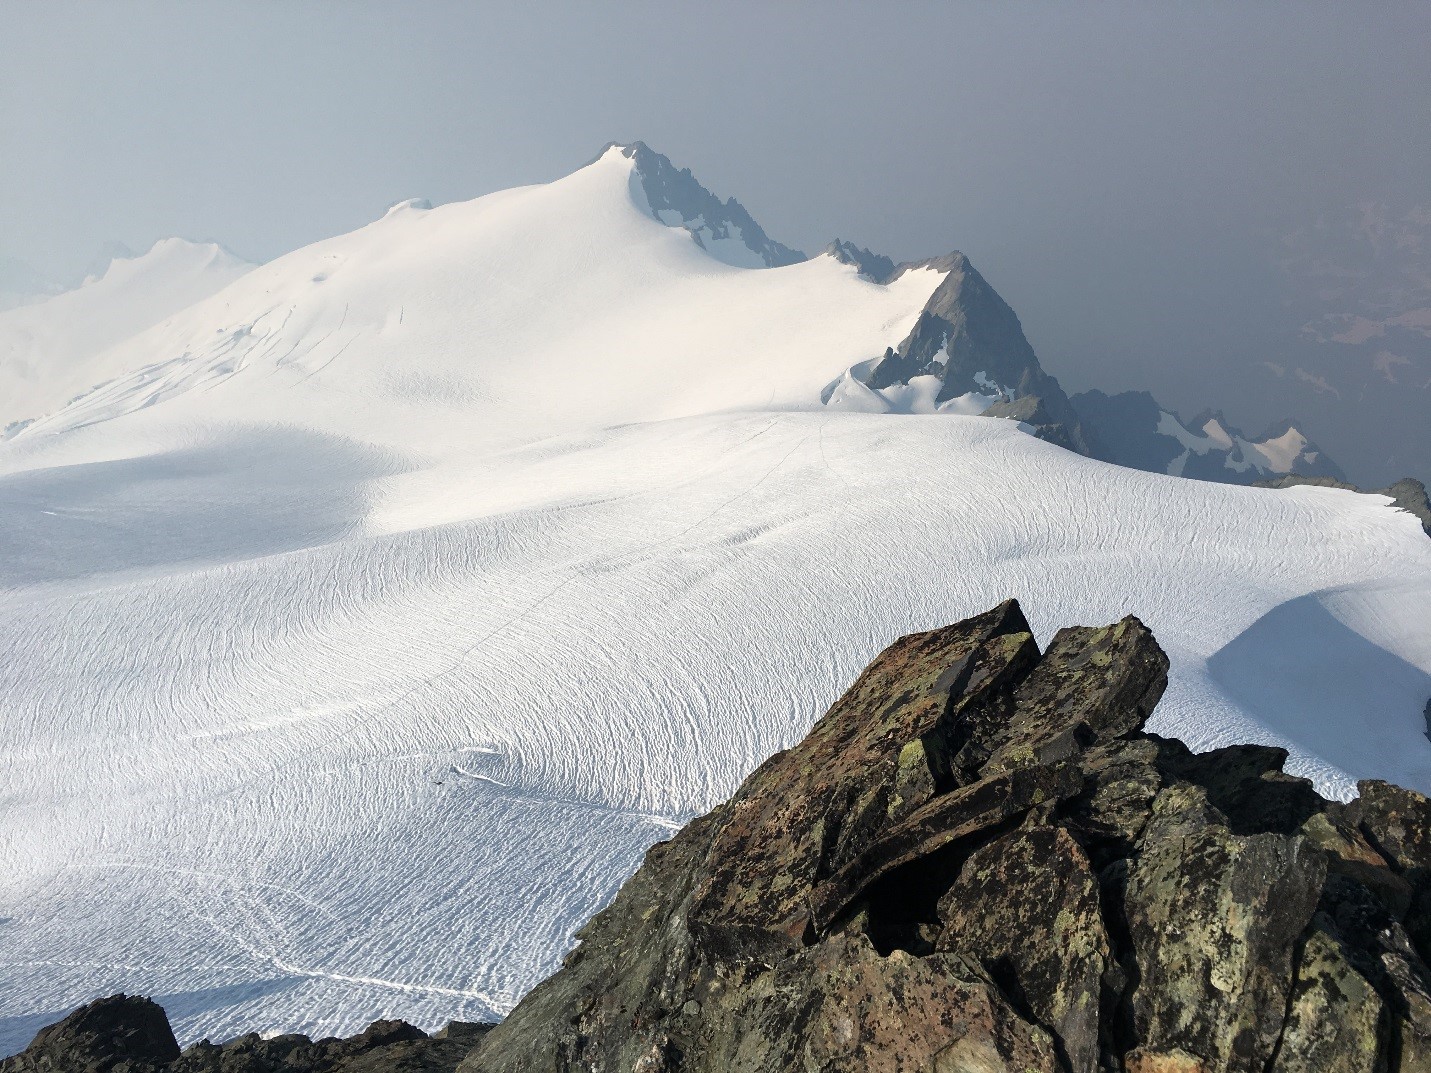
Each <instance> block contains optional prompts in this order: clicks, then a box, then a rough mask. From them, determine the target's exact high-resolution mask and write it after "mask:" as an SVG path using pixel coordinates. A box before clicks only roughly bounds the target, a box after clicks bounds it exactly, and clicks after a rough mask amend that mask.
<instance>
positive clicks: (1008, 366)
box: [865, 251, 1103, 457]
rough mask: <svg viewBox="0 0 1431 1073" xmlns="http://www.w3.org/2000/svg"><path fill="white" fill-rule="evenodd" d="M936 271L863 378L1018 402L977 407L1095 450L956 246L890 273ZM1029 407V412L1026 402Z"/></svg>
mask: <svg viewBox="0 0 1431 1073" xmlns="http://www.w3.org/2000/svg"><path fill="white" fill-rule="evenodd" d="M926 267H927V268H932V269H936V270H938V271H941V272H944V273H945V276H944V281H943V282H942V283H941V284H940V285H939V287H938V288H937V289H936V290H935V291H934V293H933V294H932V295H931V296H930V298H929V301H928V302H927V303H926V304H925V306H924V309H923V311H922V312H921V313H920V314H919V319H918V320H917V321H916V322H915V325H914V328H913V329H912V330H911V331H910V333H909V335H908V336H906V337H905V339H904V341H903V342H901V343H900V344H899V346H898V347H892V348H890V349H889V350H887V351H886V352H885V354H884V357H883V358H881V359H880V360H879V361H878V362H877V363H875V364H874V366H873V367H872V368H871V369H870V371H869V373H868V375H867V377H866V379H865V382H866V383H867V384H868V386H869V387H871V388H873V389H875V390H877V391H878V390H883V389H887V388H890V387H893V386H895V385H898V384H908V383H910V382H911V381H912V380H915V379H916V378H919V377H932V378H935V379H936V380H937V381H938V383H939V387H938V391H937V394H936V395H935V399H934V402H935V405H936V406H938V405H939V404H943V403H946V402H948V401H949V400H952V399H956V398H959V397H961V396H980V397H985V398H988V399H989V401H991V402H994V403H995V404H996V405H997V404H998V403H1005V404H1007V403H1012V402H1020V401H1022V400H1024V399H1028V398H1032V399H1034V400H1036V401H1035V402H1034V403H1033V404H1028V403H1026V404H1025V409H1027V410H1028V412H1029V416H1031V417H1032V416H1036V418H1037V420H1027V419H1026V418H1025V417H1024V416H1021V415H1022V411H1020V412H1019V413H1015V412H1006V411H1005V410H1002V409H999V410H996V409H993V408H992V407H990V408H987V409H985V410H984V412H985V414H987V415H988V416H990V417H1014V418H1016V419H1017V420H1021V421H1026V423H1028V424H1030V425H1032V426H1033V430H1034V432H1035V434H1037V435H1039V436H1042V437H1043V438H1045V439H1049V440H1053V441H1054V442H1056V443H1059V444H1060V445H1061V446H1064V447H1068V448H1069V449H1071V450H1075V451H1078V452H1079V453H1081V454H1086V455H1092V456H1094V457H1103V454H1102V452H1101V450H1100V449H1099V447H1098V445H1097V444H1096V442H1095V441H1094V440H1093V438H1092V437H1091V436H1089V435H1088V434H1087V433H1086V432H1085V431H1084V429H1083V428H1082V427H1081V425H1080V424H1079V419H1078V415H1077V414H1076V413H1075V412H1074V410H1073V408H1072V407H1071V406H1070V405H1069V402H1068V396H1067V395H1065V394H1064V392H1063V389H1062V388H1061V387H1059V384H1058V381H1057V380H1055V379H1054V378H1053V377H1051V376H1049V375H1048V374H1047V373H1045V372H1044V371H1043V367H1042V366H1040V365H1039V362H1038V357H1037V356H1036V355H1035V354H1034V350H1033V347H1031V346H1030V345H1029V341H1028V340H1027V339H1026V338H1025V337H1024V331H1023V327H1022V326H1021V325H1020V324H1019V318H1018V316H1017V314H1015V313H1014V311H1013V310H1012V309H1011V308H1010V307H1009V304H1008V303H1007V302H1005V301H1004V300H1003V299H1002V298H1000V297H999V295H998V292H997V291H995V290H994V288H993V287H991V286H989V283H988V281H987V280H985V279H984V277H983V276H981V275H980V274H979V273H978V272H977V271H976V270H975V268H974V266H973V265H971V264H970V263H969V259H968V258H967V257H965V256H964V255H963V254H962V253H959V252H957V251H956V252H954V253H951V254H948V255H946V256H944V257H939V258H934V259H932V260H928V261H919V262H915V263H912V264H906V265H900V266H898V268H896V269H895V270H894V272H893V273H892V274H898V273H899V272H901V271H906V270H908V269H911V268H926ZM1035 408H1036V409H1037V414H1036V415H1035V414H1034V412H1033V411H1034V409H1035Z"/></svg>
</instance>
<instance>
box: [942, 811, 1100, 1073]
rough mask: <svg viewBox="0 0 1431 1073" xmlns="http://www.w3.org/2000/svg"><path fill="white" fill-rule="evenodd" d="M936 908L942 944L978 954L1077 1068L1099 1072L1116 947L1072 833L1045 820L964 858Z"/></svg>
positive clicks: (1077, 1070)
mask: <svg viewBox="0 0 1431 1073" xmlns="http://www.w3.org/2000/svg"><path fill="white" fill-rule="evenodd" d="M938 912H939V921H940V924H941V925H942V928H943V930H942V931H941V933H940V935H939V938H938V940H937V941H936V943H935V949H936V950H940V951H960V952H962V953H965V954H967V955H969V956H971V957H974V958H977V959H978V961H979V962H980V963H981V964H982V965H983V966H984V968H985V969H986V970H987V971H988V972H989V973H990V975H991V976H992V977H993V978H994V979H996V980H998V981H999V982H1000V983H1001V984H1003V986H1004V987H1005V988H1007V989H1008V990H1009V991H1011V992H1013V993H1015V994H1017V995H1019V996H1020V997H1021V998H1022V1001H1023V1003H1024V1005H1025V1006H1026V1008H1027V1010H1028V1012H1029V1013H1030V1014H1032V1016H1033V1020H1034V1022H1035V1023H1036V1024H1038V1025H1040V1026H1042V1027H1043V1028H1045V1029H1046V1030H1047V1031H1048V1032H1049V1033H1050V1034H1051V1035H1052V1036H1053V1039H1054V1043H1055V1047H1056V1048H1057V1050H1058V1052H1059V1057H1060V1059H1061V1061H1062V1063H1063V1066H1064V1067H1066V1068H1067V1069H1068V1070H1069V1071H1070V1073H1093V1071H1094V1070H1096V1069H1097V1067H1098V1039H1099V1035H1100V1032H1099V999H1100V993H1101V988H1102V979H1103V973H1104V971H1105V970H1106V969H1107V965H1108V960H1109V956H1110V953H1111V950H1110V945H1109V942H1108V937H1107V934H1106V932H1105V931H1104V927H1103V916H1102V912H1101V911H1100V908H1099V893H1098V882H1097V880H1096V879H1095V878H1094V876H1093V872H1092V870H1091V869H1090V868H1089V865H1088V858H1087V857H1086V856H1085V855H1084V852H1083V849H1082V847H1080V846H1079V844H1078V843H1077V842H1076V841H1074V839H1073V837H1072V836H1071V835H1069V834H1068V832H1067V831H1065V830H1063V828H1061V827H1053V826H1047V825H1038V826H1034V827H1027V828H1020V829H1019V830H1017V831H1012V832H1010V833H1009V834H1007V835H1004V836H1002V837H1000V838H996V839H994V840H993V841H992V842H989V843H988V844H986V845H984V846H982V847H980V848H979V849H977V850H975V851H974V853H973V854H971V855H970V857H969V859H968V860H967V861H965V862H964V866H963V868H961V869H960V872H959V876H958V878H957V879H955V880H954V883H953V885H952V886H951V887H950V888H949V889H948V890H947V891H945V893H944V895H943V896H942V897H941V898H940V899H939V910H938Z"/></svg>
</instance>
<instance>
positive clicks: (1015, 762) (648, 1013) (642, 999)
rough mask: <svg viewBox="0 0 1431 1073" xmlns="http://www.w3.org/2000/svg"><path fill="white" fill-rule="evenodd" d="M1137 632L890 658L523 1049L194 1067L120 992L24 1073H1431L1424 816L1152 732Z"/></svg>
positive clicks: (346, 1053) (616, 919) (217, 1059)
mask: <svg viewBox="0 0 1431 1073" xmlns="http://www.w3.org/2000/svg"><path fill="white" fill-rule="evenodd" d="M1167 667H1168V661H1167V658H1166V657H1165V656H1164V654H1163V652H1162V650H1161V649H1160V648H1159V647H1158V645H1157V643H1156V642H1155V641H1154V639H1153V636H1152V634H1151V633H1150V632H1149V631H1148V630H1147V628H1146V627H1144V626H1143V624H1142V623H1141V622H1139V621H1138V620H1137V619H1136V618H1132V617H1129V618H1125V619H1123V620H1122V621H1121V622H1118V623H1116V624H1114V625H1111V626H1105V627H1101V628H1087V627H1077V628H1070V629H1064V630H1061V631H1060V632H1059V633H1058V634H1057V635H1055V637H1054V638H1053V640H1052V642H1051V643H1050V645H1049V647H1048V650H1047V651H1046V652H1043V653H1040V652H1039V650H1038V647H1037V645H1036V644H1035V643H1034V638H1033V634H1032V631H1031V630H1030V629H1029V626H1028V623H1027V622H1026V621H1025V619H1024V616H1023V614H1022V612H1021V611H1020V609H1019V607H1018V605H1017V604H1016V603H1014V602H1012V601H1010V602H1007V603H1004V604H1001V605H1000V606H998V607H996V608H994V609H992V610H990V611H988V612H985V613H984V614H982V615H978V616H976V617H974V618H971V619H968V620H966V621H964V622H961V623H958V624H956V625H953V626H947V627H944V628H942V629H937V630H932V631H930V632H928V633H921V634H914V635H911V636H908V637H903V638H901V639H899V640H898V641H896V642H895V643H894V644H893V645H891V646H890V647H889V648H887V649H886V650H885V651H884V652H883V653H881V654H880V655H879V656H878V657H877V658H876V659H875V661H874V662H873V663H871V664H870V666H869V667H868V668H867V669H866V670H865V671H864V672H863V673H862V674H861V675H860V677H859V679H858V680H857V681H856V682H855V684H854V685H853V686H851V687H850V689H849V690H848V692H846V693H845V695H844V696H843V697H841V698H840V699H839V700H838V701H837V702H836V703H835V705H834V706H833V707H832V708H831V709H830V711H829V712H828V713H827V714H826V715H825V716H824V717H823V718H821V719H820V720H819V721H818V722H817V723H816V724H815V726H814V727H813V728H812V729H811V731H810V733H809V735H808V736H807V737H806V738H805V739H804V741H802V742H801V743H800V744H799V745H797V746H795V747H794V748H792V749H789V750H786V751H784V752H781V753H777V754H776V755H775V756H772V757H771V758H770V759H769V760H767V761H766V762H765V763H764V764H762V765H761V766H760V767H759V768H758V769H756V771H754V772H753V773H752V774H751V775H750V776H749V777H748V778H747V779H746V780H745V782H744V784H743V785H742V786H741V787H740V789H739V790H738V791H737V792H736V794H735V796H734V797H732V798H731V799H730V800H729V801H727V802H725V803H724V804H722V805H720V806H718V807H717V808H716V809H714V810H713V811H711V812H710V813H708V814H706V815H705V816H701V817H699V818H697V819H695V820H692V821H691V822H690V823H689V824H688V825H687V826H686V827H685V828H684V829H683V830H682V831H681V832H680V833H679V834H677V835H676V836H675V837H674V838H672V839H671V840H670V841H668V842H662V843H659V844H657V845H655V846H653V847H652V848H651V849H650V851H649V852H648V853H647V855H646V858H645V861H644V862H643V863H642V865H641V867H640V869H639V870H638V871H637V872H636V874H635V875H634V876H632V878H631V879H630V880H629V881H628V882H627V883H626V884H625V885H624V886H623V887H622V888H621V890H620V891H619V893H618V894H617V895H616V898H615V899H614V900H613V901H612V903H611V904H610V905H609V906H608V907H607V908H606V909H604V910H603V911H602V912H600V913H598V914H597V915H596V916H595V917H594V918H593V919H592V920H591V921H590V922H588V923H587V924H586V926H585V927H584V928H582V929H581V931H580V932H578V934H577V938H578V939H579V940H580V944H579V945H578V946H577V947H576V949H575V950H573V951H572V952H571V954H569V955H568V956H567V958H566V961H565V963H564V964H563V967H562V968H561V970H560V971H558V972H557V973H556V974H555V975H553V976H552V977H550V978H549V979H547V980H546V981H544V982H543V983H541V984H539V985H538V986H537V987H536V988H535V989H534V990H533V991H532V992H531V993H530V994H528V995H527V997H526V998H525V999H523V1001H522V1002H521V1003H520V1004H519V1005H518V1006H517V1008H516V1009H515V1010H513V1011H512V1013H511V1014H510V1015H509V1016H508V1017H507V1019H506V1020H505V1021H503V1022H502V1024H500V1025H498V1026H496V1027H495V1028H492V1029H491V1030H490V1031H487V1030H486V1028H487V1026H456V1025H455V1026H453V1027H452V1028H450V1029H447V1030H444V1031H443V1032H442V1033H438V1035H437V1036H435V1037H428V1036H426V1035H425V1034H424V1033H422V1032H421V1031H419V1030H418V1029H415V1028H412V1027H411V1026H409V1025H405V1024H403V1023H402V1022H378V1023H377V1024H375V1025H373V1026H372V1027H371V1028H369V1029H368V1031H367V1032H365V1033H363V1034H362V1035H361V1036H357V1037H353V1038H352V1039H350V1040H322V1041H318V1042H316V1043H315V1042H312V1041H309V1040H308V1039H307V1038H306V1037H302V1036H279V1037H275V1038H272V1039H261V1038H260V1037H258V1036H245V1037H241V1038H240V1039H238V1040H235V1041H232V1042H229V1043H226V1044H223V1045H214V1044H211V1043H208V1042H203V1043H199V1044H195V1045H194V1046H192V1047H189V1048H188V1049H186V1050H184V1051H183V1052H182V1053H180V1052H179V1049H178V1047H177V1045H176V1044H175V1042H174V1038H173V1035H172V1033H170V1032H169V1026H168V1022H167V1021H166V1020H165V1019H164V1017H163V1012H162V1011H161V1010H159V1008H158V1007H157V1006H155V1005H154V1004H153V1003H151V1002H148V1001H147V1000H144V999H134V998H126V997H124V996H115V997H113V998H110V999H102V1000H100V1001H99V1002H96V1003H93V1004H91V1005H90V1006H87V1007H84V1008H83V1009H81V1010H79V1011H77V1012H76V1013H74V1014H71V1015H70V1016H69V1017H68V1018H66V1019H65V1020H64V1021H61V1022H59V1023H58V1024H56V1025H52V1026H50V1027H49V1028H46V1029H44V1030H42V1031H41V1032H40V1034H39V1035H38V1036H36V1038H35V1041H34V1043H32V1044H31V1046H30V1047H29V1049H28V1050H26V1051H25V1052H23V1053H22V1054H20V1055H18V1056H16V1057H14V1058H11V1059H7V1060H5V1061H4V1062H0V1073H30V1071H40V1070H46V1071H50V1070H53V1071H68V1070H75V1071H85V1073H89V1071H94V1073H103V1071H107V1070H116V1071H120V1073H158V1071H161V1070H162V1071H164V1073H191V1071H193V1073H198V1071H201V1070H202V1071H209V1070H213V1071H228V1070H233V1071H235V1073H239V1071H242V1073H279V1071H290V1070H291V1071H294V1073H300V1071H302V1073H329V1071H333V1073H338V1071H349V1070H351V1071H359V1070H363V1071H367V1070H374V1071H376V1070H424V1071H425V1070H434V1071H436V1070H443V1071H446V1070H452V1069H454V1068H455V1069H456V1070H458V1073H518V1071H522V1073H545V1071H552V1073H556V1071H562V1073H567V1071H570V1073H576V1071H578V1070H580V1071H583V1073H591V1071H598V1073H605V1071H611V1073H616V1071H620V1073H746V1071H749V1073H755V1071H761V1073H768V1071H777V1070H792V1071H793V1070H799V1071H802V1073H806V1071H809V1073H814V1071H831V1073H833V1071H846V1070H848V1071H856V1070H859V1071H870V1073H884V1071H889V1073H894V1071H906V1070H909V1071H913V1070H922V1071H932V1073H1114V1071H1118V1073H1223V1071H1237V1073H1313V1071H1317V1073H1431V971H1428V969H1427V964H1426V963H1427V959H1428V956H1429V955H1431V801H1428V799H1427V798H1425V797H1423V796H1421V795H1420V794H1417V793H1413V792H1411V791H1409V790H1404V789H1400V788H1398V787H1395V786H1390V785H1388V784H1386V783H1382V782H1363V783H1362V784H1361V786H1360V789H1361V796H1360V798H1359V799H1358V800H1356V801H1354V802H1351V803H1350V804H1341V803H1337V802H1329V801H1326V800H1324V799H1323V798H1321V797H1320V796H1319V795H1318V794H1317V793H1316V792H1315V791H1314V790H1313V788H1312V786H1311V784H1310V783H1309V782H1308V781H1307V780H1305V779H1300V778H1296V777H1293V776H1290V775H1287V774H1285V773H1284V772H1283V771H1282V766H1283V763H1284V762H1285V760H1286V753H1285V752H1284V751H1283V750H1281V749H1275V748H1269V747H1264V746H1256V745H1243V746H1234V747H1231V748H1226V749H1220V750H1217V751H1215V752H1211V753H1204V754H1194V753H1192V752H1191V751H1189V750H1188V749H1187V748H1186V747H1185V746H1184V745H1183V744H1182V743H1180V742H1178V741H1175V740H1173V739H1168V738H1161V737H1158V736H1157V735H1153V734H1148V733H1146V732H1144V730H1143V726H1144V724H1145V722H1146V720H1147V718H1148V715H1149V713H1150V712H1151V711H1152V709H1153V706H1154V705H1155V704H1156V703H1157V702H1158V699H1159V697H1160V696H1161V695H1162V692H1163V689H1164V687H1165V685H1166V681H1167Z"/></svg>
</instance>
